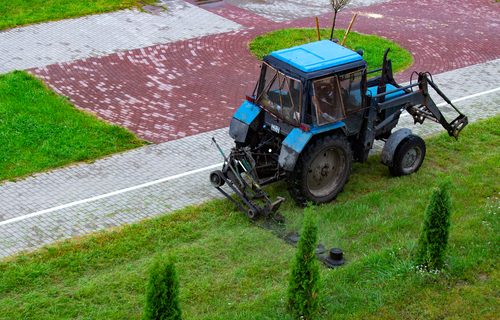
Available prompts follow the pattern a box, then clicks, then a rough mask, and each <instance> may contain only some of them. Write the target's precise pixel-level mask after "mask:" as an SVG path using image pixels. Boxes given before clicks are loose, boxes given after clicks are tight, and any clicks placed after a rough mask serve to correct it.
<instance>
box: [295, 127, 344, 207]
mask: <svg viewBox="0 0 500 320" xmlns="http://www.w3.org/2000/svg"><path fill="white" fill-rule="evenodd" d="M351 167H352V151H351V147H350V145H349V143H348V142H347V141H346V140H345V139H344V137H342V136H325V137H323V138H318V139H316V140H314V141H311V142H309V144H308V145H307V146H306V147H305V148H304V150H303V151H302V152H301V154H300V156H299V159H298V160H297V163H296V164H295V168H294V170H293V171H292V172H290V173H289V174H288V177H287V186H288V191H289V192H290V195H291V196H292V198H293V199H294V200H295V202H296V203H297V204H299V205H305V204H306V203H307V202H309V201H311V202H313V203H327V202H330V201H332V200H333V199H335V198H336V197H337V195H338V194H339V193H340V192H341V191H342V190H343V188H344V185H345V184H346V183H347V181H348V179H349V174H350V173H351Z"/></svg>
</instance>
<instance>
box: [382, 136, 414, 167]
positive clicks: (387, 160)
mask: <svg viewBox="0 0 500 320" xmlns="http://www.w3.org/2000/svg"><path fill="white" fill-rule="evenodd" d="M411 134H412V132H411V130H410V129H407V128H402V129H399V130H398V131H396V132H394V133H393V134H391V135H390V136H389V139H387V141H386V142H385V144H384V148H383V149H382V154H381V155H380V163H382V164H383V165H386V166H388V167H392V166H393V165H394V152H396V149H397V147H398V145H399V144H400V143H401V141H403V139H404V138H406V137H408V136H409V135H411Z"/></svg>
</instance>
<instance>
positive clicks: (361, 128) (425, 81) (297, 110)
mask: <svg viewBox="0 0 500 320" xmlns="http://www.w3.org/2000/svg"><path fill="white" fill-rule="evenodd" d="M388 52H389V49H387V51H386V52H385V54H384V57H383V66H382V68H379V69H375V70H371V71H368V70H367V63H366V61H365V60H364V59H363V57H362V55H363V53H362V51H361V50H360V51H358V52H353V51H352V50H349V49H347V48H345V47H343V46H341V45H339V44H337V43H335V42H333V41H330V40H323V41H317V42H313V43H309V44H304V45H300V46H296V47H292V48H288V49H284V50H279V51H275V52H272V53H271V54H269V55H267V56H265V57H264V61H263V63H262V67H261V73H260V78H259V80H258V82H257V84H256V87H255V89H254V92H253V94H252V95H248V96H247V98H246V100H245V101H244V102H243V104H242V105H241V107H240V108H239V109H238V111H237V112H236V113H235V114H234V116H233V118H232V120H231V124H230V128H229V135H230V136H231V137H232V138H233V139H234V141H235V147H234V148H233V149H232V150H231V153H230V155H229V156H228V157H226V156H225V155H224V154H223V153H222V150H220V148H219V150H220V151H221V153H222V154H223V156H224V159H225V161H224V165H223V168H222V169H221V170H217V171H214V172H212V173H211V174H210V181H211V183H212V185H213V186H214V187H216V188H217V189H218V190H219V191H220V192H222V193H223V194H224V195H225V196H227V197H228V198H229V199H231V201H233V202H234V203H235V204H236V205H237V206H238V207H239V208H240V209H241V210H242V211H244V212H245V213H246V214H247V215H248V216H249V217H250V218H256V217H257V216H259V215H262V216H268V215H270V214H271V213H274V212H276V210H278V208H279V206H280V204H281V203H282V202H283V201H284V200H285V198H281V197H278V199H277V200H276V201H274V202H272V201H271V200H270V199H269V197H268V196H267V195H266V194H265V193H264V191H263V189H262V187H263V186H265V185H268V184H270V183H273V182H276V181H279V180H282V179H286V182H287V187H288V191H289V193H290V196H291V197H292V198H293V199H294V200H295V201H296V202H297V203H298V204H299V205H305V204H306V203H307V202H312V203H327V202H330V201H332V200H334V199H335V198H336V197H337V195H338V194H339V193H340V192H341V191H342V190H343V188H344V185H345V184H346V183H347V181H348V179H349V174H350V172H351V167H352V164H353V162H364V161H366V160H367V159H368V154H369V152H370V150H371V149H372V147H373V143H374V141H375V140H381V141H384V142H385V145H384V148H383V150H382V154H381V159H380V161H381V162H382V163H383V164H384V165H386V166H387V167H388V168H389V171H390V172H391V174H393V175H394V176H401V175H409V174H412V173H414V172H416V171H417V170H418V169H419V168H420V166H421V164H422V162H423V160H424V157H425V152H426V147H425V142H424V140H423V139H422V138H420V137H419V136H416V135H414V134H412V132H411V131H410V130H409V129H399V130H397V131H395V132H392V130H393V129H394V127H396V125H397V124H398V121H399V118H400V115H401V113H402V112H403V111H405V110H406V111H407V112H408V113H410V114H411V115H412V116H413V118H414V121H415V123H423V121H424V120H425V119H426V118H428V119H430V120H432V121H436V122H438V123H440V124H441V125H442V126H443V127H444V128H445V129H446V130H447V131H448V133H449V135H450V136H453V137H455V138H456V139H457V138H458V134H459V133H460V131H461V130H462V129H463V128H464V127H465V126H466V125H467V122H468V121H467V117H466V116H465V115H463V114H462V113H460V111H458V110H457V109H456V108H455V107H454V106H453V105H452V103H451V102H450V100H449V99H448V98H446V96H445V95H444V94H443V93H442V92H441V91H440V90H439V89H438V88H437V86H436V85H435V84H434V83H433V82H432V80H431V78H429V77H428V76H427V74H424V73H419V74H418V81H416V82H415V83H412V84H410V85H408V86H405V87H401V86H400V85H398V84H397V83H396V82H395V81H394V78H393V73H392V66H391V61H390V60H388V59H387V54H388ZM376 72H381V75H379V76H373V74H374V73H376ZM429 87H432V88H433V89H435V90H436V91H437V92H438V93H439V94H440V95H441V96H442V97H443V98H444V99H445V101H447V102H448V103H449V104H450V105H451V106H453V108H455V110H456V111H457V112H458V113H459V116H458V117H457V118H456V119H455V120H453V121H452V122H448V121H447V120H446V119H445V118H444V116H443V115H442V113H441V112H440V110H439V108H438V107H437V106H436V104H435V103H434V101H433V100H432V99H431V97H430V95H429V92H428V89H429ZM214 141H215V140H214ZM224 184H227V185H228V186H229V188H230V189H231V190H232V191H233V192H234V193H235V194H236V195H237V196H238V197H239V199H240V200H241V201H236V200H235V199H234V198H232V197H230V196H229V194H228V193H227V192H226V191H224V190H223V189H222V186H223V185H224Z"/></svg>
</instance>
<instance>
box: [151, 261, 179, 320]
mask: <svg viewBox="0 0 500 320" xmlns="http://www.w3.org/2000/svg"><path fill="white" fill-rule="evenodd" d="M143 319H144V320H153V319H155V320H157V319H158V320H159V319H162V320H167V319H168V320H179V319H181V308H180V306H179V278H178V277H177V272H176V270H175V263H174V260H173V258H172V257H169V258H165V257H164V256H157V257H156V258H155V261H154V263H153V265H152V266H151V269H150V271H149V283H148V288H147V291H146V307H145V308H144V315H143Z"/></svg>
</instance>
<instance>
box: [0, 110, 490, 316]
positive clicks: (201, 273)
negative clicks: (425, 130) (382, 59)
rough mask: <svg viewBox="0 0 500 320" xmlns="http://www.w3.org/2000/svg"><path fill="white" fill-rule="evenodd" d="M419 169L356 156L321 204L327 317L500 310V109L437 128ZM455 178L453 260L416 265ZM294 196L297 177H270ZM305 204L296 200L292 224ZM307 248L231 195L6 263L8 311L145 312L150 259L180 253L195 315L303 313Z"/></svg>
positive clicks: (0, 278) (1, 274)
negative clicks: (426, 225) (297, 283)
mask: <svg viewBox="0 0 500 320" xmlns="http://www.w3.org/2000/svg"><path fill="white" fill-rule="evenodd" d="M426 143H427V157H426V160H425V161H424V164H423V166H422V167H421V168H420V170H419V171H418V172H417V173H416V174H413V175H411V176H406V177H399V178H394V177H391V176H390V175H389V172H388V170H387V168H386V167H384V166H383V165H381V164H380V163H379V156H373V157H370V158H369V160H368V162H367V163H365V164H356V165H354V167H353V171H352V174H351V177H350V181H349V183H348V184H346V186H345V189H344V192H343V193H341V194H340V195H339V197H338V198H337V200H336V201H334V202H332V203H331V204H326V205H321V206H318V207H315V209H316V212H317V214H318V220H319V237H320V241H321V242H322V243H324V244H325V245H326V247H327V248H330V247H333V246H335V247H339V248H342V249H343V250H344V256H345V258H346V259H347V263H346V265H344V266H343V267H342V268H339V269H335V270H330V269H327V268H324V267H321V274H322V278H323V282H322V290H321V301H320V313H319V314H318V317H317V318H318V319H346V318H358V319H375V318H376V319H499V318H500V271H499V267H500V260H499V257H500V246H499V244H500V200H499V198H500V117H495V118H491V119H488V120H485V121H482V122H480V123H476V124H471V125H469V126H467V127H466V128H465V129H464V131H463V132H462V133H461V135H460V140H459V141H458V142H455V141H454V139H452V138H450V137H448V136H447V135H446V134H441V135H438V136H434V137H431V138H429V139H427V140H426ZM444 178H449V179H451V180H452V181H453V183H454V187H453V188H452V190H451V196H452V201H453V214H452V227H451V232H450V246H449V249H448V252H447V258H446V263H447V265H448V266H447V267H446V268H445V269H444V270H443V271H442V273H441V274H438V275H431V274H428V273H423V274H421V273H419V272H416V271H415V270H414V269H413V268H412V266H413V264H412V255H413V252H414V251H415V244H416V239H417V237H418V234H419V229H420V225H421V223H422V220H423V215H424V211H425V207H426V205H427V203H428V200H429V197H430V195H431V192H432V188H433V186H435V185H436V184H437V183H438V182H439V181H440V180H441V179H444ZM267 191H268V192H269V193H270V195H271V196H272V197H273V198H274V197H275V196H277V195H282V196H283V195H285V196H286V195H287V193H286V188H285V184H284V183H278V184H274V185H272V186H270V187H269V188H267ZM302 212H303V209H302V208H299V207H297V206H295V205H294V203H293V201H287V202H285V203H284V204H283V205H282V208H281V209H280V213H281V214H282V215H284V216H285V217H286V219H287V228H288V229H289V231H297V230H299V229H300V224H301V220H302ZM294 251H295V249H294V248H293V247H291V246H289V245H287V244H285V243H284V242H283V240H281V239H279V238H277V237H276V236H274V235H273V234H272V233H271V232H270V231H267V230H265V229H263V228H261V227H259V226H258V225H255V224H253V223H252V222H250V221H249V219H248V218H247V217H246V216H245V215H244V214H243V213H242V212H240V211H238V210H237V208H236V207H235V206H234V205H233V204H231V203H230V202H229V200H214V201H210V202H207V203H205V204H203V205H199V206H191V207H187V208H184V209H182V210H179V211H177V212H175V213H173V214H169V215H165V216H163V217H158V218H155V219H151V220H146V221H143V222H140V223H135V224H133V225H129V226H124V227H122V228H117V229H114V230H110V231H103V232H99V233H95V234H92V235H87V236H84V237H80V238H76V239H71V240H67V241H64V242H61V243H57V244H54V245H50V246H47V247H45V248H43V249H40V250H38V251H35V252H32V253H27V254H20V255H18V256H12V257H8V258H5V259H3V260H1V261H0V319H20V318H22V319H25V318H26V319H62V318H64V319H68V318H79V319H140V318H141V314H142V308H143V305H144V301H145V300H144V299H145V298H144V297H145V290H146V285H147V278H148V273H147V270H148V267H149V265H150V264H151V263H152V261H153V257H154V256H155V255H156V254H159V253H167V252H168V253H172V254H174V255H175V256H176V257H177V270H178V272H179V276H180V283H181V287H180V299H181V307H182V309H183V313H184V318H185V319H289V316H288V315H287V314H286V312H285V298H284V297H285V289H286V286H287V277H288V270H289V267H290V264H291V261H292V258H293V253H294Z"/></svg>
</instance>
